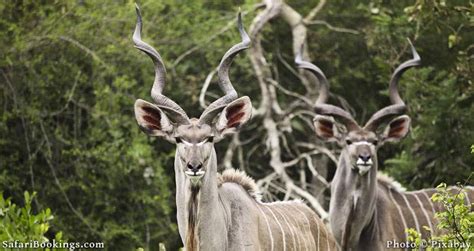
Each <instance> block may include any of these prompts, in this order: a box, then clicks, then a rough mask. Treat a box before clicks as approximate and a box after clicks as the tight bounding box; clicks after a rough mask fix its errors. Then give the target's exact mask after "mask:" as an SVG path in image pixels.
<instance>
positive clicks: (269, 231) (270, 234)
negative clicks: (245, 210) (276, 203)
mask: <svg viewBox="0 0 474 251" xmlns="http://www.w3.org/2000/svg"><path fill="white" fill-rule="evenodd" d="M257 208H258V210H260V212H261V213H262V215H263V218H265V222H266V223H267V229H268V234H269V236H270V243H271V244H270V246H271V251H273V250H274V246H273V245H274V241H273V235H272V230H271V228H270V223H269V222H268V218H267V215H266V214H265V212H263V210H262V209H261V208H260V205H259V203H258V202H257Z"/></svg>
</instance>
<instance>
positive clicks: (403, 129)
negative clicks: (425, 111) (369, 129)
mask: <svg viewBox="0 0 474 251" xmlns="http://www.w3.org/2000/svg"><path fill="white" fill-rule="evenodd" d="M410 124H411V119H410V117H408V115H402V116H399V117H396V118H394V119H393V120H392V121H390V123H389V124H388V125H387V127H386V128H385V130H384V131H383V133H382V142H397V141H399V140H400V139H402V138H404V137H405V136H406V135H407V134H408V131H410Z"/></svg>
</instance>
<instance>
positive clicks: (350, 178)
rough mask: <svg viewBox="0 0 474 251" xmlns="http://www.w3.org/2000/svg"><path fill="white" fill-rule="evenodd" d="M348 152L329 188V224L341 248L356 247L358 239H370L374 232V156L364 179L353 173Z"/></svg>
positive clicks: (375, 161)
mask: <svg viewBox="0 0 474 251" xmlns="http://www.w3.org/2000/svg"><path fill="white" fill-rule="evenodd" d="M350 158H351V157H350V154H349V153H348V151H347V149H343V151H342V152H341V156H340V158H339V163H338V167H337V170H336V174H335V176H334V179H333V181H332V184H331V202H330V209H329V213H330V221H331V222H330V223H331V228H332V229H333V232H334V235H335V237H336V239H337V241H338V242H339V243H340V244H341V246H343V248H346V249H347V248H348V247H353V246H355V245H357V243H358V242H359V240H360V239H361V238H365V237H366V236H367V235H370V236H373V234H375V231H377V230H376V224H374V223H375V221H374V220H375V215H376V213H377V212H376V197H377V184H376V183H377V176H376V175H377V168H378V167H377V156H373V158H374V159H373V163H374V164H373V166H372V167H371V169H370V170H369V171H368V172H367V173H366V174H364V175H359V173H358V171H356V170H353V169H352V168H351V165H353V162H352V161H351V159H350Z"/></svg>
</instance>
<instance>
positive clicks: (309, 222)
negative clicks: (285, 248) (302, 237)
mask: <svg viewBox="0 0 474 251" xmlns="http://www.w3.org/2000/svg"><path fill="white" fill-rule="evenodd" d="M295 209H296V210H297V211H298V212H300V213H301V214H302V215H303V216H304V218H305V220H306V222H307V223H308V233H309V235H306V236H307V237H311V240H310V241H309V242H308V244H309V250H314V249H315V248H316V240H315V239H314V236H313V233H311V221H309V219H308V217H307V216H306V214H305V213H304V212H303V211H301V209H299V208H298V207H297V206H295ZM311 244H313V245H314V246H311ZM313 247H314V248H313Z"/></svg>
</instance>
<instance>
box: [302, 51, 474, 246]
mask: <svg viewBox="0 0 474 251" xmlns="http://www.w3.org/2000/svg"><path fill="white" fill-rule="evenodd" d="M410 46H411V51H412V54H413V59H411V60H408V61H406V62H404V63H402V64H401V65H400V66H399V67H398V68H397V69H396V70H395V72H394V73H393V75H392V78H391V80H390V86H389V95H390V100H391V103H392V104H391V105H389V106H387V107H385V108H383V109H381V110H379V111H377V112H376V113H375V114H374V115H373V116H372V117H371V118H370V119H369V121H368V122H367V123H366V124H365V125H364V126H363V127H361V126H360V125H359V124H358V123H357V122H356V121H355V120H354V118H353V117H352V116H351V114H350V113H349V112H347V111H345V110H344V109H342V108H340V107H337V106H334V105H330V104H327V103H326V102H327V99H328V95H329V93H328V92H329V90H328V89H329V86H328V81H327V79H326V77H325V75H324V73H323V72H322V71H321V70H320V69H319V68H318V67H317V66H315V65H313V64H311V63H310V62H306V61H303V60H302V57H301V55H298V56H297V57H296V59H295V62H296V64H297V65H298V67H300V68H303V69H306V70H309V71H310V72H312V73H313V74H314V75H315V76H316V77H317V79H318V81H319V82H320V93H319V97H318V99H317V101H316V104H315V106H314V109H315V111H316V113H317V114H318V115H316V117H315V118H314V128H315V131H316V134H317V135H318V136H319V137H320V138H322V139H323V140H326V141H335V142H337V143H338V144H339V145H340V146H341V147H342V151H341V155H340V157H339V162H338V164H337V170H336V173H335V176H334V179H333V181H332V184H331V201H330V209H329V215H330V225H331V228H332V232H333V234H334V237H335V238H336V240H337V241H338V243H339V244H340V246H341V248H342V249H343V250H385V249H387V248H390V241H392V243H393V242H394V241H397V242H398V243H402V242H405V243H406V242H407V241H408V236H407V233H406V231H405V230H406V229H407V228H414V229H416V230H417V231H418V232H420V233H422V238H424V239H426V238H427V237H429V236H430V234H433V235H436V234H437V230H436V220H435V218H434V214H435V212H437V211H441V210H444V209H443V207H442V206H441V205H438V204H437V203H433V202H432V201H431V200H430V197H431V195H432V194H433V193H434V192H436V190H435V189H423V190H418V191H412V192H405V191H404V189H403V188H401V186H400V185H399V184H398V183H396V182H394V181H393V180H392V179H390V178H389V177H387V176H384V175H381V174H378V175H377V170H378V169H379V167H378V159H377V150H378V149H379V148H380V147H381V146H382V145H383V144H384V143H386V142H395V141H398V140H400V139H402V138H403V137H405V135H406V134H407V133H408V131H409V128H410V117H408V116H407V115H404V113H405V112H406V108H407V107H406V105H405V103H404V102H403V100H402V99H401V98H400V95H399V93H398V87H397V85H398V80H399V79H400V77H401V76H402V74H403V72H405V71H406V70H407V69H409V68H410V67H414V66H418V65H420V57H419V55H418V53H417V52H416V50H415V48H414V47H413V45H412V44H411V42H410ZM394 117H395V118H394ZM335 119H336V120H338V121H340V122H341V123H342V125H340V124H339V123H338V124H336V121H335ZM391 119H392V120H391ZM387 122H388V125H387V126H386V128H385V130H382V131H380V130H379V127H381V126H382V125H383V124H384V123H387ZM340 127H343V128H344V127H345V130H338V129H340ZM467 191H468V192H467V193H466V194H465V195H466V197H467V198H466V201H467V203H468V204H469V205H471V201H473V200H474V190H473V189H472V187H467ZM423 226H427V227H429V228H430V229H431V231H427V230H425V229H424V228H423ZM392 247H393V246H392Z"/></svg>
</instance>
